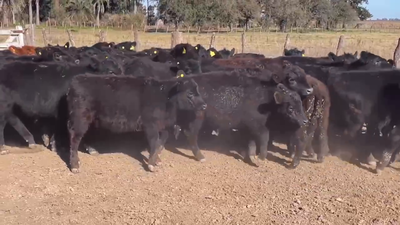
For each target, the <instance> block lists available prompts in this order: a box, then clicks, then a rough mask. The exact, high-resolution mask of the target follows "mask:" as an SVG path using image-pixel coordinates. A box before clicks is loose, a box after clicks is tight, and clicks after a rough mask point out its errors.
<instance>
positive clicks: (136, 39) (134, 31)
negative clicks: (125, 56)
mask: <svg viewBox="0 0 400 225" xmlns="http://www.w3.org/2000/svg"><path fill="white" fill-rule="evenodd" d="M133 40H134V41H135V42H136V48H135V50H136V51H139V49H140V41H139V32H138V31H137V30H136V29H135V30H133Z"/></svg>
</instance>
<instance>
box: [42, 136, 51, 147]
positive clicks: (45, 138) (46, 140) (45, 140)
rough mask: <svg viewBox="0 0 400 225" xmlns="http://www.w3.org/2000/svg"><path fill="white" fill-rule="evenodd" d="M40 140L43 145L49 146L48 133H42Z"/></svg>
mask: <svg viewBox="0 0 400 225" xmlns="http://www.w3.org/2000/svg"><path fill="white" fill-rule="evenodd" d="M42 140H43V144H44V146H46V147H49V145H50V137H49V135H47V134H43V135H42Z"/></svg>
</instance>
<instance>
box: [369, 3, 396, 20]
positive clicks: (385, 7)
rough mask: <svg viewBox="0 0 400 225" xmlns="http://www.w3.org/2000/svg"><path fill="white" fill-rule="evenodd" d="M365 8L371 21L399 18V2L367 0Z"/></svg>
mask: <svg viewBox="0 0 400 225" xmlns="http://www.w3.org/2000/svg"><path fill="white" fill-rule="evenodd" d="M366 7H367V9H368V10H369V11H370V12H371V14H372V15H373V16H374V17H373V18H372V19H382V18H387V19H390V18H400V0H368V5H366Z"/></svg>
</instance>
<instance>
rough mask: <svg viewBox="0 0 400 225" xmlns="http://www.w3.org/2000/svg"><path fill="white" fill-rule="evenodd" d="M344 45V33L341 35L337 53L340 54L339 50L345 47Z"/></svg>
mask: <svg viewBox="0 0 400 225" xmlns="http://www.w3.org/2000/svg"><path fill="white" fill-rule="evenodd" d="M343 47H344V35H340V38H339V42H338V45H337V48H336V55H339V52H340V51H341V50H342V49H343Z"/></svg>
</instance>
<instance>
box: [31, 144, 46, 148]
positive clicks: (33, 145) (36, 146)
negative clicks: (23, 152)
mask: <svg viewBox="0 0 400 225" xmlns="http://www.w3.org/2000/svg"><path fill="white" fill-rule="evenodd" d="M42 147H43V146H42V145H38V144H29V148H42Z"/></svg>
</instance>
